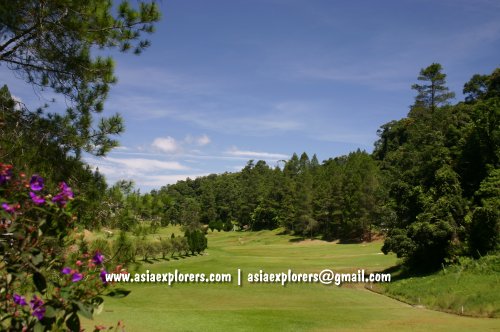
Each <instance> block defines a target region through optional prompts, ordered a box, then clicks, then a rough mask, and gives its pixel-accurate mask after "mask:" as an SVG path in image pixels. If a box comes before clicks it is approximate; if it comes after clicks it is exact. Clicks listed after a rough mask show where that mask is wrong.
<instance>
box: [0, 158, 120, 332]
mask: <svg viewBox="0 0 500 332" xmlns="http://www.w3.org/2000/svg"><path fill="white" fill-rule="evenodd" d="M72 201H73V192H72V190H71V188H70V187H69V186H68V185H67V184H66V183H64V182H61V183H60V184H59V186H58V188H57V191H56V192H55V193H54V194H53V195H50V194H48V190H47V188H46V186H45V184H44V179H43V178H42V177H41V176H39V175H36V174H35V175H33V176H32V177H31V178H30V179H28V178H27V177H26V175H25V174H23V173H19V174H15V173H14V170H13V167H12V166H11V165H5V164H2V163H0V284H1V285H2V292H0V330H9V331H21V330H29V331H32V330H37V331H43V330H57V331H60V330H63V329H66V328H67V329H69V330H71V331H79V330H80V318H79V316H84V317H87V318H92V315H93V313H94V312H95V311H96V310H98V308H99V307H100V306H101V305H102V303H103V298H102V295H110V296H112V295H126V294H127V292H126V291H123V290H114V291H112V292H109V289H108V288H109V284H108V283H106V281H105V275H106V273H107V272H106V270H107V267H106V262H105V260H104V256H103V254H102V253H100V252H88V251H85V252H79V250H78V246H77V245H76V241H77V236H75V235H74V231H73V230H74V226H75V221H76V218H75V217H74V216H73V215H72V207H71V206H72ZM83 247H84V246H83ZM75 259H76V260H75ZM108 268H109V266H108Z"/></svg>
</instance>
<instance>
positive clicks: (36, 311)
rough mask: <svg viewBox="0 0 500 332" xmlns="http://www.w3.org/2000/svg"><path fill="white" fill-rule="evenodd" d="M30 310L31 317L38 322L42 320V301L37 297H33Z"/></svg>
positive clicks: (43, 313)
mask: <svg viewBox="0 0 500 332" xmlns="http://www.w3.org/2000/svg"><path fill="white" fill-rule="evenodd" d="M30 307H31V310H33V313H32V315H33V316H35V317H36V318H38V320H42V318H43V316H45V308H44V307H43V300H42V299H41V298H39V297H38V296H36V295H34V296H33V299H32V300H31V301H30Z"/></svg>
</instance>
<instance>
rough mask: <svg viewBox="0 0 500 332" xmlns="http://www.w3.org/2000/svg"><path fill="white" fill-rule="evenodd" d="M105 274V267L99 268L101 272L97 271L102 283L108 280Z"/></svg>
mask: <svg viewBox="0 0 500 332" xmlns="http://www.w3.org/2000/svg"><path fill="white" fill-rule="evenodd" d="M106 274H108V272H106V270H105V269H102V270H101V273H99V276H100V277H101V281H102V282H103V283H104V284H107V283H108V281H107V280H106Z"/></svg>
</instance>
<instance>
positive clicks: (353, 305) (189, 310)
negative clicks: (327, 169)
mask: <svg viewBox="0 0 500 332" xmlns="http://www.w3.org/2000/svg"><path fill="white" fill-rule="evenodd" d="M291 239H292V238H291V237H289V236H277V235H276V232H269V231H265V232H258V233H234V232H230V233H210V234H209V249H208V250H207V253H206V254H205V255H203V256H197V257H190V258H187V259H178V260H171V261H159V262H158V263H155V264H145V265H144V266H143V267H142V268H141V270H146V269H149V270H150V271H151V272H154V273H164V272H171V271H173V270H175V269H179V271H180V272H195V273H196V272H204V273H232V275H233V277H234V279H236V271H237V269H238V268H240V269H242V271H243V274H244V278H243V279H244V281H245V279H246V274H248V273H256V272H258V271H259V270H260V269H263V270H265V271H266V272H267V271H269V272H282V271H287V270H288V269H292V270H293V271H294V272H320V271H321V270H322V269H325V268H330V269H332V270H335V271H353V270H357V269H358V268H365V269H366V270H370V271H380V270H382V269H384V268H386V267H389V266H392V265H394V263H395V261H396V259H395V257H393V256H384V255H381V254H380V246H381V243H380V242H378V243H377V242H375V243H371V244H352V245H351V244H334V243H326V242H321V241H304V242H291V241H290V240H291ZM126 287H127V288H128V289H130V290H132V293H131V294H130V295H129V296H128V297H126V298H124V299H120V300H114V299H107V300H106V303H105V308H104V311H103V313H102V314H101V315H99V316H96V318H95V321H94V322H89V321H85V322H84V325H85V326H86V327H87V328H89V329H90V328H91V327H92V326H93V325H97V324H105V325H113V324H116V322H117V321H118V320H123V321H124V322H125V325H126V327H127V331H304V330H305V331H331V330H335V331H344V330H349V331H351V330H352V331H357V330H360V329H363V330H371V331H379V330H412V331H414V330H418V331H444V330H453V331H471V330H478V331H487V330H494V329H495V328H497V329H498V327H499V326H500V320H498V319H477V318H467V317H460V316H454V315H450V314H446V313H441V312H435V311H430V310H426V309H419V308H415V307H412V306H409V305H407V304H403V303H401V302H398V301H395V300H392V299H390V298H388V297H385V296H383V295H379V294H376V293H373V292H370V291H368V290H366V289H364V288H363V287H361V286H355V285H344V286H342V287H336V286H323V285H320V284H288V285H287V286H286V287H282V286H281V285H277V284H274V285H273V284H248V283H245V282H244V283H243V286H242V287H238V286H237V285H236V280H234V282H233V284H176V285H174V286H172V287H169V286H167V285H165V284H130V285H126Z"/></svg>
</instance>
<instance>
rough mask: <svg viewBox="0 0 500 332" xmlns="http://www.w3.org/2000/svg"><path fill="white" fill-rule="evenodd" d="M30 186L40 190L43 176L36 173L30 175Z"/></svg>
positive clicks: (32, 188) (34, 189)
mask: <svg viewBox="0 0 500 332" xmlns="http://www.w3.org/2000/svg"><path fill="white" fill-rule="evenodd" d="M30 188H31V190H33V191H40V190H42V189H43V178H42V177H41V176H40V175H38V174H35V175H33V176H32V177H31V180H30Z"/></svg>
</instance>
